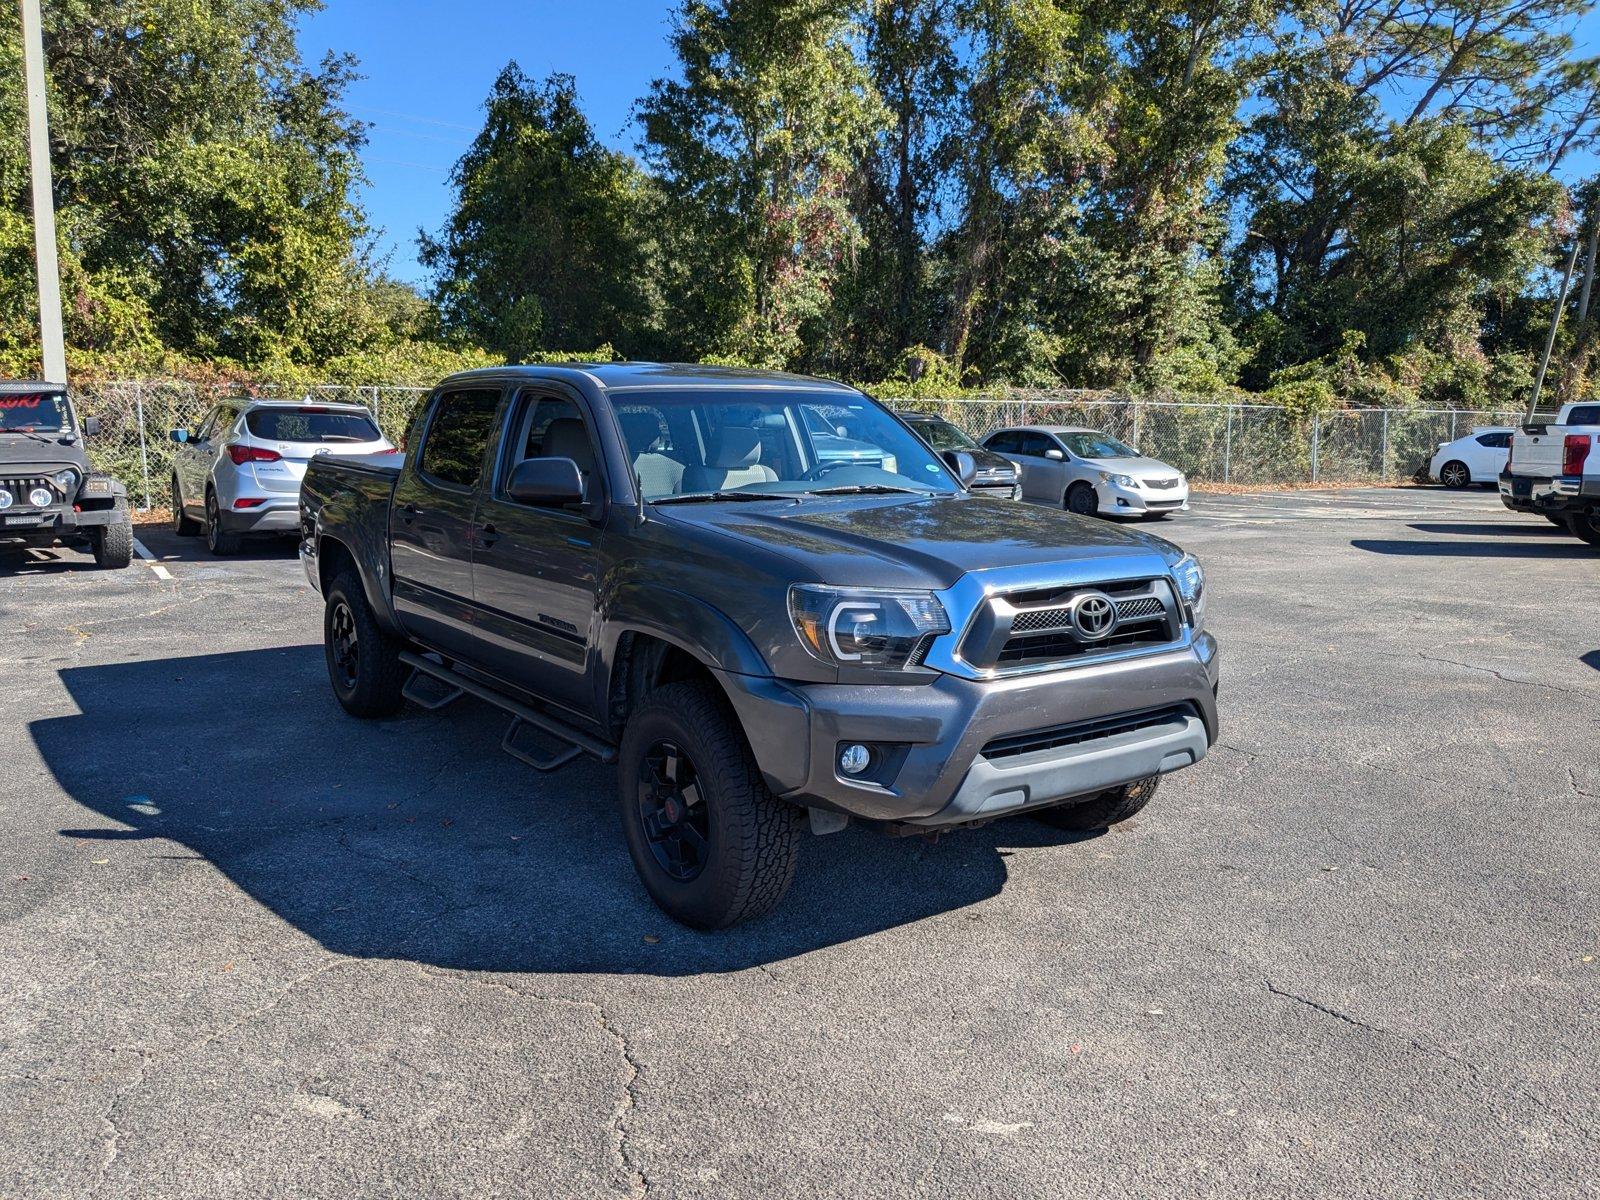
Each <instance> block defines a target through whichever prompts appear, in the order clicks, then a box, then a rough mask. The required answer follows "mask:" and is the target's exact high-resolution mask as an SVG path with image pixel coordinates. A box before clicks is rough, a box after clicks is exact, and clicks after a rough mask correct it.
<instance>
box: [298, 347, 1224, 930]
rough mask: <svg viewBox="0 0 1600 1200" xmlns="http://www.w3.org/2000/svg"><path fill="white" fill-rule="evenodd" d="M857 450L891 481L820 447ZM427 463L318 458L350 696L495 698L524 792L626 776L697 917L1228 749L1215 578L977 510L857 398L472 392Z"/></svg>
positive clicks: (780, 382) (444, 389)
mask: <svg viewBox="0 0 1600 1200" xmlns="http://www.w3.org/2000/svg"><path fill="white" fill-rule="evenodd" d="M818 418H821V419H820V420H819V419H818ZM840 425H846V426H847V427H848V428H850V429H851V430H852V431H853V434H852V436H854V437H856V438H858V439H861V440H864V441H870V442H871V443H872V444H874V445H876V446H877V447H879V449H880V450H881V451H882V454H881V456H880V461H879V463H878V464H877V465H864V464H861V463H858V462H854V461H849V460H840V459H838V458H834V457H830V456H827V455H825V454H819V452H818V449H817V447H816V445H815V443H814V441H813V433H812V431H813V430H814V429H816V428H828V429H832V428H837V427H838V426H840ZM405 446H406V454H405V457H404V460H403V461H402V462H399V463H397V462H396V456H393V455H390V456H387V457H373V458H341V457H338V456H334V455H326V456H321V457H318V458H315V459H313V460H312V463H311V466H310V468H309V469H308V471H307V472H306V477H305V481H304V484H303V485H302V489H301V518H302V529H301V534H302V539H303V540H302V543H301V557H302V560H303V562H304V565H305V570H306V574H307V576H308V577H309V579H310V580H311V583H312V585H313V586H314V587H316V588H317V589H318V591H320V592H321V594H322V596H323V597H324V626H323V627H324V634H325V643H326V657H327V664H328V671H329V675H330V678H331V680H332V684H333V690H334V692H335V694H336V695H337V697H338V699H339V701H340V703H341V704H342V705H343V706H344V707H345V709H346V710H348V711H349V712H351V713H352V714H354V715H356V716H361V717H378V716H386V715H389V714H392V713H394V712H396V711H397V710H398V709H399V708H400V707H401V706H402V704H403V703H404V702H405V701H406V700H407V699H409V700H411V701H413V702H414V703H419V704H422V705H424V706H428V707H434V706H437V705H439V704H442V703H446V702H449V701H451V700H453V699H455V698H456V697H457V696H460V695H463V694H468V695H473V696H477V697H479V698H480V699H483V700H487V701H489V702H490V703H493V704H496V705H498V706H499V707H501V708H502V709H504V710H506V711H507V712H508V713H509V714H510V723H509V726H508V728H507V730H506V735H505V739H504V742H503V745H504V747H505V748H506V749H507V750H508V751H510V752H511V753H513V754H515V755H516V756H517V757H519V758H522V759H523V760H524V761H527V762H529V763H530V764H531V765H533V766H535V767H538V768H540V769H552V768H554V767H557V766H560V765H562V764H563V763H566V762H568V761H570V760H572V759H573V758H576V757H578V756H579V755H582V754H589V755H592V756H594V757H596V758H598V759H600V760H601V761H602V762H608V763H615V764H616V767H617V782H618V791H619V804H620V809H621V818H622V828H623V832H624V835H625V837H626V839H627V844H628V848H629V851H630V853H631V855H632V858H633V861H634V863H635V865H636V866H637V868H638V871H639V874H640V876H641V878H642V879H643V881H644V884H645V887H646V888H647V889H648V891H649V892H650V894H651V896H652V897H653V898H654V899H655V901H656V902H657V903H658V904H659V905H660V906H661V907H662V908H663V909H665V910H666V911H667V912H668V913H669V914H671V915H672V916H673V917H675V918H677V919H678V920H680V921H683V922H685V923H687V924H690V925H694V926H698V927H702V928H715V927H721V926H727V925H732V924H735V923H737V922H739V921H742V920H746V919H749V918H751V917H754V916H757V915H759V914H761V913H763V912H766V911H767V910H769V909H770V908H771V907H772V906H773V905H774V904H776V903H777V902H778V900H779V899H780V898H781V897H782V896H783V894H784V892H785V891H786V890H787V888H788V886H789V883H790V881H791V879H792V877H793V874H794V869H795V858H796V853H797V849H798V843H799V840H800V837H801V833H802V829H803V827H804V826H805V825H806V824H807V823H808V822H809V826H810V828H811V830H812V831H813V832H817V833H826V832H831V831H833V830H835V829H839V828H842V827H843V826H844V825H845V824H846V823H847V822H848V821H849V820H851V819H856V820H861V821H866V822H871V823H874V824H878V825H881V826H883V827H885V828H886V829H888V830H889V831H891V832H894V833H913V832H921V833H928V832H936V831H939V830H943V829H947V828H952V827H957V826H970V825H978V824H983V823H985V822H987V821H991V820H994V819H995V818H997V817H1003V816H1008V815H1011V814H1013V813H1022V812H1027V813H1032V814H1036V815H1037V816H1039V817H1040V818H1041V819H1044V820H1047V821H1050V822H1052V823H1054V824H1057V825H1060V826H1065V827H1068V828H1078V829H1093V828H1100V827H1104V826H1107V825H1109V824H1112V823H1114V822H1116V821H1120V820H1123V819H1126V818H1127V817H1129V816H1131V815H1132V814H1133V813H1134V812H1137V811H1138V810H1139V809H1140V808H1142V807H1143V806H1144V805H1145V803H1146V802H1147V801H1148V800H1149V798H1150V796H1151V795H1152V793H1153V791H1154V789H1155V784H1156V780H1157V779H1158V778H1159V777H1160V776H1161V775H1162V774H1164V773H1166V772H1169V771H1173V770H1177V769H1179V768H1181V767H1186V766H1188V765H1190V764H1191V763H1194V762H1196V761H1198V760H1199V759H1200V758H1201V757H1202V756H1203V755H1204V754H1205V753H1206V751H1207V749H1208V747H1209V746H1210V745H1211V744H1212V743H1213V742H1214V741H1215V740H1216V737H1217V708H1216V690H1217V680H1218V659H1217V645H1216V642H1215V641H1214V640H1213V638H1212V637H1211V635H1210V634H1209V633H1208V632H1206V630H1205V588H1204V580H1203V577H1202V574H1201V570H1200V567H1199V565H1198V564H1197V563H1196V562H1195V561H1194V559H1192V558H1190V557H1189V556H1187V555H1186V554H1184V553H1183V552H1182V551H1180V550H1179V549H1177V548H1176V547H1174V546H1173V545H1171V544H1170V543H1168V542H1166V541H1163V540H1162V539H1161V538H1158V537H1155V536H1153V535H1151V534H1147V533H1143V532H1139V531H1134V530H1125V529H1121V528H1114V527H1110V526H1107V525H1105V524H1103V523H1100V522H1094V521H1090V520H1088V519H1086V518H1081V517H1076V516H1073V515H1072V514H1069V513H1065V512H1060V511H1055V510H1052V509H1046V508H1040V507H1032V506H1025V505H1020V504H997V503H995V502H994V501H993V500H990V499H986V498H982V497H978V496H974V495H972V494H971V493H970V492H969V491H968V490H967V487H966V483H965V480H966V479H968V478H970V476H971V472H972V470H973V464H972V462H971V460H970V458H969V457H967V456H966V455H964V454H960V453H955V452H952V453H950V454H948V455H947V456H941V455H940V454H939V453H937V452H935V451H934V450H933V449H932V448H931V447H929V446H928V445H927V444H926V443H924V442H923V441H922V439H920V438H918V437H917V436H916V435H915V434H914V433H912V432H911V431H910V430H909V429H908V428H907V427H906V426H905V425H904V424H903V423H902V422H901V421H900V420H899V419H898V418H896V417H895V416H894V415H893V414H891V413H890V412H889V411H888V410H887V409H885V408H883V407H882V406H880V405H879V404H878V403H877V402H876V401H875V400H872V399H871V398H869V397H867V396H865V395H863V394H862V393H861V392H859V391H856V390H854V389H852V388H848V387H845V386H842V385H840V384H835V383H830V382H827V381H824V380H817V379H808V378H804V377H799V376H792V375H779V374H770V373H763V372H752V371H734V370H719V369H713V368H706V367H688V366H663V365H655V364H621V363H618V364H606V365H572V366H538V367H508V368H500V369H493V370H485V371H474V372H468V373H465V374H461V375H456V376H452V377H451V378H449V379H447V380H445V381H444V382H443V383H442V384H440V385H439V387H438V388H436V389H435V390H434V392H433V393H432V394H431V395H430V396H429V398H428V399H427V400H426V401H425V402H424V403H423V404H422V405H420V406H419V408H418V411H417V414H416V415H415V417H414V418H413V420H412V423H411V426H410V429H409V430H408V432H407V435H406V438H405ZM890 464H892V469H889V468H890Z"/></svg>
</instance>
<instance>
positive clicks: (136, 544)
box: [133, 538, 172, 579]
mask: <svg viewBox="0 0 1600 1200" xmlns="http://www.w3.org/2000/svg"><path fill="white" fill-rule="evenodd" d="M133 552H134V553H135V554H137V555H138V556H139V557H140V558H142V559H144V560H145V562H147V563H149V564H150V569H151V570H152V571H154V572H155V573H156V578H157V579H171V578H172V572H171V571H169V570H167V569H166V568H165V567H163V566H162V565H161V564H160V563H158V562H157V561H156V556H155V555H154V554H151V553H150V548H149V547H148V546H146V545H145V544H144V543H143V542H141V541H140V540H139V539H138V538H134V539H133Z"/></svg>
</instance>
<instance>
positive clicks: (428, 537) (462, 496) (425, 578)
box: [389, 386, 502, 657]
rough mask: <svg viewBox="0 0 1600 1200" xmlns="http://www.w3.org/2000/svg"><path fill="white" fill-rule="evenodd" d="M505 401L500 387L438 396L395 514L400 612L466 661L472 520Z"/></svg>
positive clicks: (412, 628)
mask: <svg viewBox="0 0 1600 1200" xmlns="http://www.w3.org/2000/svg"><path fill="white" fill-rule="evenodd" d="M501 399H502V389H501V388H500V387H499V386H479V387H460V388H451V389H450V390H448V391H442V392H440V393H438V394H437V395H436V396H434V398H433V400H432V401H431V403H430V410H429V413H428V417H427V421H426V423H425V424H424V427H423V432H422V444H421V446H420V447H419V448H418V450H417V458H416V464H415V466H414V467H413V466H411V465H409V464H408V465H407V467H406V469H405V470H403V471H402V472H401V473H400V479H399V482H398V483H396V485H395V491H394V504H393V507H392V509H391V511H390V514H389V547H390V551H389V553H390V563H391V567H392V569H393V572H394V606H395V611H396V612H398V613H399V614H400V619H401V621H402V622H403V623H404V625H405V627H406V630H407V631H408V632H409V633H411V634H412V636H414V637H416V638H418V639H419V640H421V641H424V642H426V643H428V644H429V645H431V646H434V647H437V648H438V649H440V650H443V651H446V652H448V653H451V654H454V655H457V656H460V657H471V649H472V646H473V643H474V640H475V633H474V630H473V620H472V614H473V607H472V537H473V520H474V518H475V516H476V514H477V507H478V493H479V489H480V487H481V485H482V481H483V479H484V477H485V474H486V472H487V470H488V466H489V461H490V453H489V449H490V446H491V444H492V442H493V437H494V431H495V423H496V420H497V418H498V417H499V414H500V405H501Z"/></svg>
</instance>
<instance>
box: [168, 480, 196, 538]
mask: <svg viewBox="0 0 1600 1200" xmlns="http://www.w3.org/2000/svg"><path fill="white" fill-rule="evenodd" d="M172 532H173V533H175V534H177V535H178V536H179V537H194V536H195V535H196V534H198V533H199V532H200V522H199V521H196V520H195V519H194V518H193V517H191V516H189V515H188V514H187V513H186V512H184V511H183V490H182V489H181V488H180V487H179V486H178V477H177V475H176V474H174V475H173V477H172Z"/></svg>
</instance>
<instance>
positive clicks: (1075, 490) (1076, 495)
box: [1066, 483, 1100, 517]
mask: <svg viewBox="0 0 1600 1200" xmlns="http://www.w3.org/2000/svg"><path fill="white" fill-rule="evenodd" d="M1066 506H1067V511H1068V512H1074V513H1077V514H1078V515H1079V516H1080V517H1092V516H1094V514H1095V512H1096V511H1097V510H1098V509H1099V507H1100V499H1099V497H1097V496H1096V495H1095V494H1094V488H1093V487H1091V486H1090V485H1089V484H1087V483H1075V484H1073V485H1072V486H1071V487H1070V488H1068V489H1067V498H1066Z"/></svg>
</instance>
